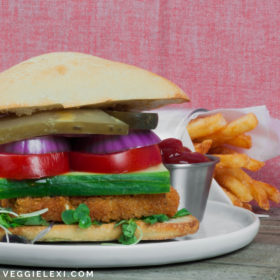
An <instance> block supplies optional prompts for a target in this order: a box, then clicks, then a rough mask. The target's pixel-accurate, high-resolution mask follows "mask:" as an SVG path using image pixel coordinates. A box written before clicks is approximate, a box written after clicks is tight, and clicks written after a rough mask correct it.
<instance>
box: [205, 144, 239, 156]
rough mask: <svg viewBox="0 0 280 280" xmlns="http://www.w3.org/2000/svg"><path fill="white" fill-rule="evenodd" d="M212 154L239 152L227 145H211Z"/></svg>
mask: <svg viewBox="0 0 280 280" xmlns="http://www.w3.org/2000/svg"><path fill="white" fill-rule="evenodd" d="M209 153H210V154H222V155H226V154H237V153H238V152H237V151H235V150H233V149H230V148H228V147H225V146H217V147H211V149H210V151H209Z"/></svg>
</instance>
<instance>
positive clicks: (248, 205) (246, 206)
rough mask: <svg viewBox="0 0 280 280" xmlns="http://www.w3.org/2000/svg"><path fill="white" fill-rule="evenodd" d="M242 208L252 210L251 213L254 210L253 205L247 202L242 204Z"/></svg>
mask: <svg viewBox="0 0 280 280" xmlns="http://www.w3.org/2000/svg"><path fill="white" fill-rule="evenodd" d="M242 208H245V209H247V210H250V211H252V209H253V207H252V205H251V204H249V203H247V202H243V203H242Z"/></svg>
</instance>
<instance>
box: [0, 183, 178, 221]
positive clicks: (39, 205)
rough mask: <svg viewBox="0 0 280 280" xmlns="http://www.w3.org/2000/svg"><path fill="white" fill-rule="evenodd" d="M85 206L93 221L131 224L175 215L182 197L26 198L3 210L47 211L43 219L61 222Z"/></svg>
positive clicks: (5, 201) (172, 193)
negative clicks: (135, 220) (66, 214)
mask: <svg viewBox="0 0 280 280" xmlns="http://www.w3.org/2000/svg"><path fill="white" fill-rule="evenodd" d="M80 203H85V204H86V205H87V206H88V208H89V209H90V217H91V219H92V220H97V221H101V222H110V221H119V220H128V219H130V218H141V217H144V216H150V215H155V214H165V215H167V216H169V217H172V216H174V215H175V213H176V211H177V208H178V205H179V195H178V193H177V191H176V190H175V189H174V188H172V187H171V188H170V192H169V193H163V194H141V195H115V196H89V197H75V196H73V197H69V196H55V197H49V196H47V197H38V198H32V197H25V198H16V199H2V200H0V204H1V206H2V207H9V208H12V210H13V211H14V212H16V213H18V214H24V213H30V212H34V211H37V210H41V209H44V208H48V209H49V210H48V212H46V213H45V214H43V215H42V217H43V218H45V219H46V220H47V221H54V222H62V220H61V213H62V212H63V211H64V210H66V209H75V208H76V207H78V206H79V204H80Z"/></svg>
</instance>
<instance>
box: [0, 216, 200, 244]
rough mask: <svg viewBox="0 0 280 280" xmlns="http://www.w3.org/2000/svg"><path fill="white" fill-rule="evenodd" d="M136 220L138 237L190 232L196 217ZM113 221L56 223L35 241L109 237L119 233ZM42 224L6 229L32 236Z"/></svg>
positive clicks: (170, 236) (156, 237) (161, 237)
mask: <svg viewBox="0 0 280 280" xmlns="http://www.w3.org/2000/svg"><path fill="white" fill-rule="evenodd" d="M136 223H137V225H138V226H139V227H140V228H141V229H142V232H143V237H142V240H166V239H173V238H175V237H180V236H185V235H188V234H193V233H195V232H196V231H197V230H198V228H199V222H198V220H197V219H196V218H195V217H194V216H192V215H188V216H184V217H181V218H176V219H170V220H169V221H167V222H163V223H156V224H153V225H149V224H146V223H144V222H143V221H141V220H138V221H136ZM115 224H116V223H108V224H102V225H92V226H90V227H89V228H87V229H82V228H79V227H78V225H64V224H56V225H54V226H53V227H52V229H51V230H50V231H49V232H48V233H47V234H46V235H45V236H44V237H42V239H40V240H39V242H61V241H62V242H64V241H66V242H67V241H68V242H81V241H113V240H117V239H118V238H119V237H120V235H121V226H118V227H115ZM45 228H46V227H45V226H21V227H16V228H13V229H10V231H11V232H12V233H13V234H16V235H19V236H22V237H25V238H26V239H28V240H33V239H34V238H35V237H36V236H37V235H38V234H39V233H40V232H41V231H42V230H44V229H45ZM4 234H5V233H4V231H3V230H1V231H0V238H2V237H3V236H4ZM139 234H140V232H139V229H137V231H136V234H135V235H136V236H137V237H138V236H139Z"/></svg>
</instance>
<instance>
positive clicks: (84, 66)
mask: <svg viewBox="0 0 280 280" xmlns="http://www.w3.org/2000/svg"><path fill="white" fill-rule="evenodd" d="M0 100H1V101H0V112H2V113H7V112H11V113H16V114H17V115H24V114H32V113H33V112H35V111H41V110H52V109H63V108H75V107H78V108H79V107H85V106H86V107H92V108H108V107H109V108H114V109H121V110H122V109H124V110H127V109H132V110H148V109H154V108H157V107H161V106H164V105H167V104H172V103H183V102H186V101H188V100H189V99H188V97H187V96H186V94H185V93H184V92H183V91H182V90H181V89H180V88H179V87H178V86H176V85H175V84H173V83H172V82H170V81H168V80H166V79H164V78H162V77H160V76H158V75H156V74H154V73H151V72H149V71H146V70H143V69H141V68H138V67H135V66H132V65H128V64H124V63H119V62H114V61H110V60H106V59H102V58H99V57H95V56H92V55H88V54H82V53H75V52H57V53H48V54H44V55H41V56H37V57H34V58H31V59H28V60H26V61H23V62H21V63H19V64H17V65H15V66H13V67H11V68H10V69H8V70H6V71H4V72H2V73H0Z"/></svg>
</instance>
